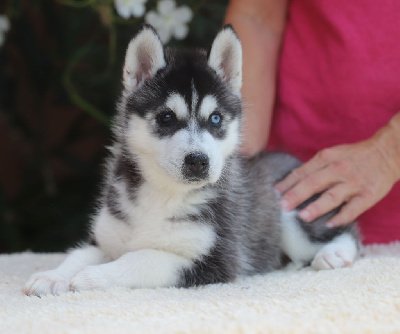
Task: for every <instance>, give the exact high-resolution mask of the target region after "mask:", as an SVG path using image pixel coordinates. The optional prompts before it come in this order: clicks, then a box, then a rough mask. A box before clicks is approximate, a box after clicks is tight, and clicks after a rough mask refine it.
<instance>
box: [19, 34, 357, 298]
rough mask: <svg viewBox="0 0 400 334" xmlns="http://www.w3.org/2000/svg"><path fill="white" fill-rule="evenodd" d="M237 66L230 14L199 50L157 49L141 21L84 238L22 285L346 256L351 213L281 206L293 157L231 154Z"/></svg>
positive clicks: (84, 285) (77, 286) (94, 285)
mask: <svg viewBox="0 0 400 334" xmlns="http://www.w3.org/2000/svg"><path fill="white" fill-rule="evenodd" d="M241 68H242V49H241V44H240V41H239V39H238V37H237V35H236V34H235V32H234V31H233V29H232V27H231V26H225V27H224V28H223V29H222V30H221V31H220V32H219V33H218V35H217V36H216V38H215V40H214V42H213V44H212V47H211V50H210V52H209V53H208V54H206V53H205V52H203V51H178V50H171V49H165V50H164V48H163V46H162V44H161V42H160V39H159V37H158V35H157V33H156V32H155V30H154V29H153V28H152V27H150V26H144V27H143V28H142V29H141V30H140V31H139V32H138V34H137V35H136V36H135V37H134V38H133V39H132V41H131V42H130V44H129V46H128V50H127V54H126V59H125V65H124V69H123V86H124V87H123V93H122V97H121V99H120V102H119V104H118V112H117V115H116V118H115V122H114V137H115V138H114V142H113V145H112V147H111V154H110V157H109V158H108V160H107V166H106V177H105V181H104V184H103V188H102V189H103V191H102V195H101V199H100V203H99V206H98V211H97V213H96V214H95V216H94V217H93V221H92V226H91V227H92V228H91V235H92V241H91V242H88V243H86V244H82V245H81V246H80V247H79V248H76V249H74V250H72V251H71V252H70V253H69V255H68V256H67V258H66V259H65V261H64V262H63V263H62V264H61V265H60V266H59V267H57V268H56V269H54V270H48V271H45V272H41V273H37V274H34V275H33V276H32V277H31V278H30V279H29V281H28V283H27V284H26V285H25V288H24V292H25V294H27V295H38V296H40V295H44V294H59V293H62V292H66V291H77V290H88V289H104V288H108V287H115V286H120V287H128V288H152V287H169V286H177V287H190V286H195V285H201V284H209V283H218V282H228V281H230V280H233V279H234V278H235V277H237V276H238V275H252V274H257V273H265V272H268V271H271V270H274V269H278V268H281V267H282V266H283V264H284V259H285V258H288V259H290V260H291V261H292V262H294V263H296V264H298V265H305V264H310V263H311V264H312V266H313V267H314V268H315V269H317V270H318V269H333V268H340V267H344V266H348V265H350V264H351V263H352V262H353V261H354V259H355V258H356V256H357V252H358V235H357V231H356V228H355V226H354V224H352V225H348V226H346V227H341V228H331V229H329V228H327V227H325V224H324V223H325V222H326V221H327V220H328V219H329V218H330V217H331V216H333V215H334V214H335V213H336V212H337V210H339V209H337V210H336V211H334V212H331V213H329V214H327V215H325V216H324V217H322V218H319V219H317V220H316V221H314V222H312V223H310V224H306V223H304V222H303V221H301V220H300V219H299V218H298V217H297V216H296V213H297V211H298V210H294V211H292V212H283V211H282V210H281V209H280V206H279V198H278V195H277V194H276V193H275V192H274V190H273V185H274V184H275V183H276V182H277V181H278V180H280V179H282V178H283V177H284V176H285V175H287V174H288V173H289V172H290V171H291V170H293V169H294V168H296V167H298V166H299V165H300V162H299V161H298V160H296V159H295V158H293V157H292V156H289V155H286V154H283V153H269V154H261V155H259V156H258V157H256V158H253V159H244V158H242V157H240V156H239V154H238V151H237V150H238V144H239V134H240V126H241V119H242V105H241V97H240V88H241V84H242V70H241ZM311 200H313V199H311ZM306 204H307V203H305V204H304V205H306ZM304 205H303V206H304ZM298 209H300V208H298Z"/></svg>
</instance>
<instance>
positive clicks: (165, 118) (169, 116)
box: [157, 109, 175, 125]
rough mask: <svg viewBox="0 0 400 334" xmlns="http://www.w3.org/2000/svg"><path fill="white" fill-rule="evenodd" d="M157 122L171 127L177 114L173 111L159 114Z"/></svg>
mask: <svg viewBox="0 0 400 334" xmlns="http://www.w3.org/2000/svg"><path fill="white" fill-rule="evenodd" d="M157 121H158V123H159V124H160V125H171V124H172V123H174V121H175V114H174V113H173V111H172V110H169V109H168V110H165V111H163V112H161V113H160V114H158V116H157Z"/></svg>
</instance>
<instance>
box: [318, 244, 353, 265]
mask: <svg viewBox="0 0 400 334" xmlns="http://www.w3.org/2000/svg"><path fill="white" fill-rule="evenodd" d="M332 246H333V245H332ZM354 257H355V256H354V252H352V251H350V250H346V249H344V248H340V247H329V246H328V247H325V248H323V249H321V250H320V251H319V252H318V253H317V255H316V256H315V258H314V261H313V262H312V264H311V265H312V267H313V268H314V269H315V270H327V269H336V268H344V267H348V266H350V265H351V264H352V263H353V261H354Z"/></svg>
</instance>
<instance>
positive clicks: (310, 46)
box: [268, 0, 400, 244]
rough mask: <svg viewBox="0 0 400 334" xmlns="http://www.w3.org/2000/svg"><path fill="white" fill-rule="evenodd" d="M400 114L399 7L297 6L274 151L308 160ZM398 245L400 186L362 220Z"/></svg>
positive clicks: (307, 2)
mask: <svg viewBox="0 0 400 334" xmlns="http://www.w3.org/2000/svg"><path fill="white" fill-rule="evenodd" d="M399 111H400V1H399V0H385V1H377V0H363V1H350V0H335V1H332V0H292V1H291V3H290V9H289V20H288V24H287V29H286V32H285V38H284V43H283V49H282V56H281V63H280V70H279V78H278V91H277V104H276V109H275V113H274V119H273V123H272V130H271V137H270V141H269V145H268V149H273V150H284V151H286V152H289V153H292V154H293V155H295V156H297V157H298V158H300V159H301V160H303V161H307V160H308V159H310V158H311V157H312V156H313V155H314V154H315V153H316V152H318V151H319V150H321V149H323V148H326V147H330V146H334V145H339V144H344V143H355V142H358V141H361V140H364V139H367V138H369V137H371V136H372V135H373V134H374V133H375V132H376V131H377V130H378V129H379V128H381V127H382V126H384V125H385V124H387V123H388V121H389V120H390V119H391V118H392V117H393V116H394V115H395V114H396V113H397V112H399ZM358 222H359V226H360V229H361V233H362V235H363V237H364V238H363V241H364V243H367V244H368V243H384V242H390V241H394V240H400V184H399V183H397V184H396V185H395V186H394V188H393V189H392V191H391V192H390V193H389V194H388V195H387V197H385V198H384V199H383V200H382V201H381V202H379V203H378V204H377V205H375V206H374V207H373V208H371V209H370V210H368V211H367V212H365V213H364V214H363V215H362V216H361V217H360V218H359V219H358Z"/></svg>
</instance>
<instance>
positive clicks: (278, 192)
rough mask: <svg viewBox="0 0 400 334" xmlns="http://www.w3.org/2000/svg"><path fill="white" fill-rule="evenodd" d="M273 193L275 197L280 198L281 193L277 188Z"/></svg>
mask: <svg viewBox="0 0 400 334" xmlns="http://www.w3.org/2000/svg"><path fill="white" fill-rule="evenodd" d="M274 193H275V196H276V197H278V198H279V197H281V196H282V194H281V192H280V191H279V190H278V189H277V188H274Z"/></svg>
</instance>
